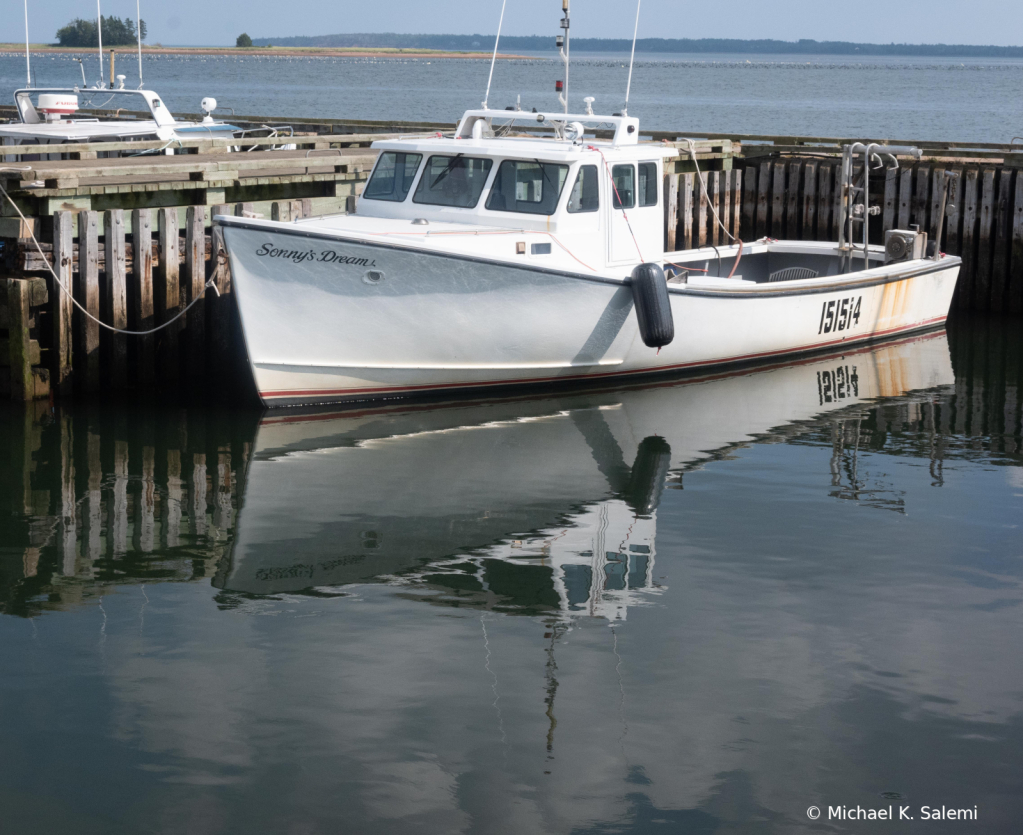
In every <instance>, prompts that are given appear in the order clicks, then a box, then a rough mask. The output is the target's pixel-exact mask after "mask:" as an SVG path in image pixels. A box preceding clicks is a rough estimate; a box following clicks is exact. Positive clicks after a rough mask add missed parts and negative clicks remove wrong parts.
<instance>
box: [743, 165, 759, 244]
mask: <svg viewBox="0 0 1023 835" xmlns="http://www.w3.org/2000/svg"><path fill="white" fill-rule="evenodd" d="M742 175H743V176H742V226H741V227H740V228H741V230H742V239H743V240H744V241H752V240H754V239H755V238H756V236H757V221H756V217H757V214H756V212H757V168H756V166H755V165H749V166H747V167H746V169H745V170H744V171H743V172H742Z"/></svg>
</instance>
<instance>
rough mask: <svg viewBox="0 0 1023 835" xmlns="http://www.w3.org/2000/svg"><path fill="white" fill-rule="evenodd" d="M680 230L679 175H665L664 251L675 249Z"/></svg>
mask: <svg viewBox="0 0 1023 835" xmlns="http://www.w3.org/2000/svg"><path fill="white" fill-rule="evenodd" d="M677 230H678V176H676V175H675V174H665V175H664V251H665V252H674V251H675V234H676V232H677Z"/></svg>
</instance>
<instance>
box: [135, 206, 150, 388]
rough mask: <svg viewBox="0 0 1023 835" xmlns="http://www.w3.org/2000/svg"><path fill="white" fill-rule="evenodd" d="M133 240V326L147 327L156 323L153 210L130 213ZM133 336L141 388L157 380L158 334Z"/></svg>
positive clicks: (141, 328) (144, 328) (138, 327)
mask: <svg viewBox="0 0 1023 835" xmlns="http://www.w3.org/2000/svg"><path fill="white" fill-rule="evenodd" d="M131 244H132V253H133V256H134V260H133V263H132V281H133V285H134V292H133V293H132V299H133V303H132V306H131V310H132V316H131V320H130V325H131V329H132V330H136V331H147V330H151V329H152V328H153V327H155V325H156V318H155V316H154V312H153V212H152V210H151V209H135V211H133V212H132V213H131ZM132 338H133V340H134V346H135V351H134V360H135V369H134V370H135V380H136V381H137V383H138V385H139V386H141V387H142V388H145V389H149V388H152V387H153V385H154V383H155V379H156V378H155V372H156V368H155V364H154V363H155V353H154V351H155V344H156V340H155V335H151V336H136V337H132Z"/></svg>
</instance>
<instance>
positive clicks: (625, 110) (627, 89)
mask: <svg viewBox="0 0 1023 835" xmlns="http://www.w3.org/2000/svg"><path fill="white" fill-rule="evenodd" d="M641 2H643V0H636V26H635V28H634V29H633V30H632V57H631V58H629V82H628V84H626V85H625V107H623V108H622V115H623V116H628V115H629V92H630V91H631V90H632V65H633V63H634V62H635V60H636V33H637V32H639V4H640V3H641Z"/></svg>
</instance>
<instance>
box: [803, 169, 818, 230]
mask: <svg viewBox="0 0 1023 835" xmlns="http://www.w3.org/2000/svg"><path fill="white" fill-rule="evenodd" d="M801 228H802V230H803V240H806V241H815V240H817V163H816V162H814V161H813V160H810V161H809V162H807V163H806V167H805V168H804V169H803V220H802V227H801Z"/></svg>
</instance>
